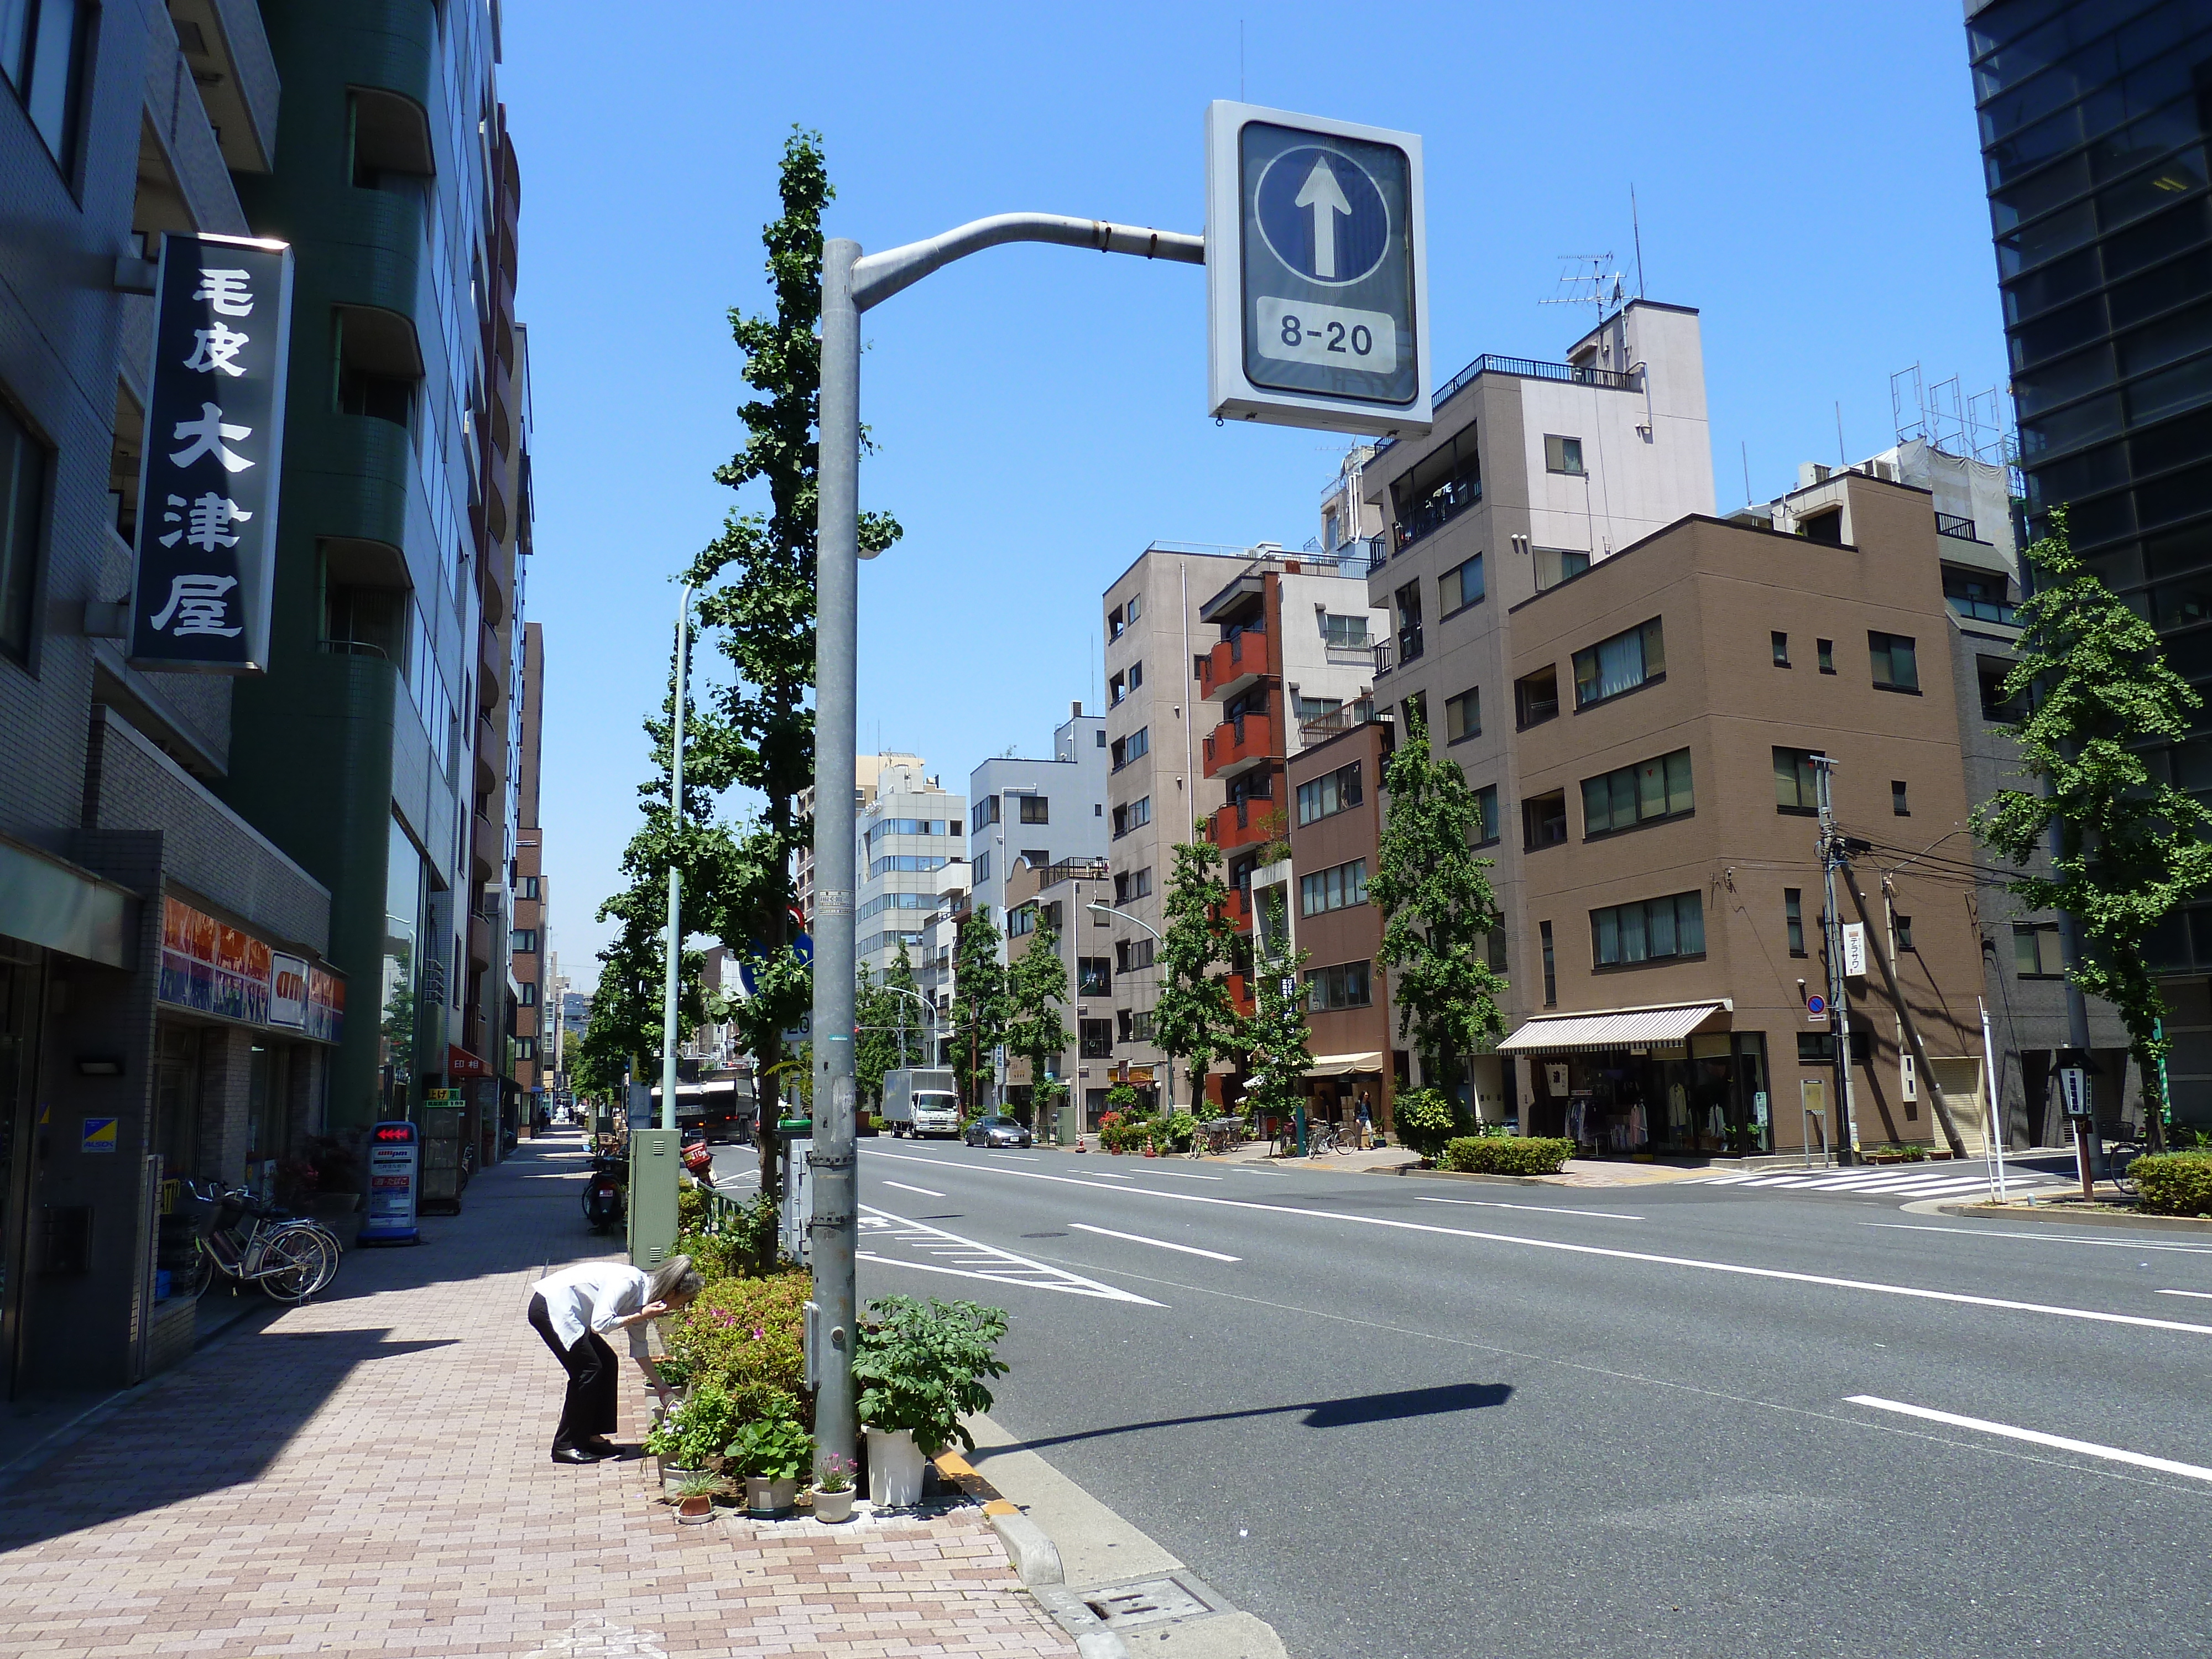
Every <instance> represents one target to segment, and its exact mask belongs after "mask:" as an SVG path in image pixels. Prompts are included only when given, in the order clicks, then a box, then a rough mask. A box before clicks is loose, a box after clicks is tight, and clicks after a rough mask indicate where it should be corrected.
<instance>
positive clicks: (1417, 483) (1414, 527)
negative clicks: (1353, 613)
mask: <svg viewBox="0 0 2212 1659" xmlns="http://www.w3.org/2000/svg"><path fill="white" fill-rule="evenodd" d="M1390 493H1391V496H1392V498H1393V501H1394V502H1395V507H1396V508H1397V520H1398V521H1397V523H1396V524H1395V525H1394V526H1392V534H1393V536H1394V538H1395V541H1396V543H1397V545H1398V547H1399V548H1400V549H1401V550H1402V549H1404V548H1407V547H1410V546H1412V545H1413V544H1414V543H1415V542H1417V541H1419V540H1420V539H1421V538H1422V537H1424V536H1426V535H1428V534H1430V533H1431V532H1434V531H1436V530H1438V529H1440V528H1442V527H1443V526H1445V525H1447V524H1449V523H1450V522H1451V521H1452V520H1454V519H1455V518H1457V517H1458V516H1459V515H1460V514H1461V513H1464V512H1466V511H1467V510H1468V508H1469V507H1473V506H1474V505H1475V504H1476V503H1477V502H1479V501H1481V500H1482V459H1481V454H1480V451H1479V449H1478V448H1477V447H1476V444H1475V433H1474V428H1473V427H1471V426H1470V427H1468V428H1467V429H1466V430H1465V431H1463V432H1461V433H1459V434H1457V435H1455V436H1453V437H1451V438H1449V439H1448V440H1447V441H1444V442H1443V443H1442V444H1440V445H1438V446H1437V449H1436V450H1435V452H1434V453H1431V454H1430V455H1428V456H1427V457H1425V459H1423V460H1422V461H1421V462H1420V464H1419V465H1417V466H1415V467H1414V468H1413V471H1410V472H1408V473H1407V475H1406V476H1405V477H1403V478H1401V479H1400V480H1399V481H1398V482H1397V483H1394V484H1392V485H1391V486H1390Z"/></svg>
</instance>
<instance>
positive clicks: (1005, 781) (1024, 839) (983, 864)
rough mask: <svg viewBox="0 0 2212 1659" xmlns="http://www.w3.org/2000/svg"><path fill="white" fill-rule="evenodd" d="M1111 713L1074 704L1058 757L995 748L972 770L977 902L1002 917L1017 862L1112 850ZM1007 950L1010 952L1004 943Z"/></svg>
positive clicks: (1056, 748)
mask: <svg viewBox="0 0 2212 1659" xmlns="http://www.w3.org/2000/svg"><path fill="white" fill-rule="evenodd" d="M1106 744H1107V738H1106V721H1105V719H1104V717H1103V716H1102V715H1098V714H1085V713H1084V712H1083V705H1082V704H1081V703H1080V702H1077V703H1074V704H1073V705H1071V707H1070V708H1069V710H1068V716H1067V720H1066V722H1065V723H1063V724H1062V725H1061V726H1059V727H1058V728H1057V729H1056V730H1055V731H1054V732H1053V734H1052V757H1051V758H1050V759H1048V760H1043V759H1039V760H1023V759H1018V758H1016V757H1012V756H994V757H992V758H991V759H989V760H987V761H985V762H984V763H982V764H981V765H980V766H978V767H976V768H975V770H973V771H972V772H970V773H969V775H968V862H969V869H970V871H971V873H972V885H973V888H974V890H975V902H976V903H978V904H986V905H988V906H989V907H990V909H991V915H993V916H994V918H996V919H998V921H1000V924H1001V925H1003V923H1004V921H1005V918H1006V913H1007V911H1008V909H1009V908H1011V906H1010V902H1009V900H1008V897H1007V889H1006V883H1007V880H1008V878H1009V877H1010V876H1011V874H1012V871H1013V868H1014V866H1016V865H1017V864H1018V863H1022V862H1027V863H1029V864H1030V865H1032V866H1035V867H1036V868H1037V869H1040V870H1042V869H1043V868H1044V867H1045V866H1048V865H1050V864H1054V863H1058V862H1060V861H1061V860H1067V859H1101V858H1103V857H1105V856H1106V848H1107V844H1108V842H1109V839H1110V837H1109V835H1108V832H1107V824H1106ZM1001 956H1002V957H1003V956H1004V952H1003V951H1001Z"/></svg>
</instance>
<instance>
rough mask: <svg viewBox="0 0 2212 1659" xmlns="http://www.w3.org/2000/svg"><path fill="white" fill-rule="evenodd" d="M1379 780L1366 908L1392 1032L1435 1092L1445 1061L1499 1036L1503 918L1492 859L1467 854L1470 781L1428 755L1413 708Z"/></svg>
mask: <svg viewBox="0 0 2212 1659" xmlns="http://www.w3.org/2000/svg"><path fill="white" fill-rule="evenodd" d="M1383 785H1384V787H1385V788H1386V789H1387V790H1388V791H1389V806H1388V808H1387V810H1386V811H1385V813H1384V817H1383V834H1382V838H1381V842H1380V844H1379V845H1378V846H1377V847H1376V856H1375V874H1374V876H1373V878H1371V879H1370V881H1369V882H1368V884H1367V901H1368V902H1369V903H1370V904H1372V905H1375V906H1376V908H1378V909H1380V910H1381V912H1382V914H1383V948H1382V951H1381V957H1382V961H1383V965H1384V966H1385V967H1386V968H1388V969H1389V971H1390V991H1391V994H1392V995H1393V996H1394V997H1395V998H1396V1000H1397V1003H1398V1034H1399V1036H1408V1035H1410V1036H1411V1037H1412V1039H1413V1048H1414V1049H1415V1051H1416V1052H1418V1053H1419V1055H1420V1057H1421V1071H1422V1075H1423V1077H1424V1078H1425V1079H1426V1080H1427V1081H1428V1082H1429V1083H1430V1084H1431V1085H1435V1084H1436V1083H1437V1082H1438V1081H1439V1080H1440V1079H1442V1078H1443V1073H1444V1071H1445V1068H1446V1065H1447V1062H1448V1060H1449V1059H1450V1058H1451V1057H1453V1056H1456V1055H1466V1054H1475V1053H1477V1052H1479V1051H1480V1050H1481V1049H1482V1048H1486V1047H1487V1046H1488V1045H1490V1044H1492V1043H1493V1042H1496V1041H1497V1040H1498V1036H1500V1035H1501V1034H1502V1033H1503V1032H1504V1029H1505V1021H1504V1016H1502V1015H1501V1014H1500V1013H1499V1012H1498V996H1499V994H1501V993H1502V992H1504V989H1505V986H1506V981H1505V979H1504V975H1501V974H1499V973H1498V970H1497V969H1494V968H1492V966H1491V965H1490V954H1489V941H1490V935H1491V933H1492V932H1493V931H1495V930H1496V928H1497V927H1498V924H1499V922H1500V921H1501V920H1502V918H1501V916H1500V915H1499V911H1498V896H1497V895H1496V894H1495V893H1494V892H1493V891H1492V890H1491V885H1490V876H1489V873H1488V872H1489V871H1490V869H1491V868H1492V860H1489V859H1484V858H1477V857H1476V856H1475V855H1474V852H1473V851H1472V848H1474V844H1475V843H1476V842H1478V841H1480V839H1481V835H1482V831H1481V824H1482V811H1481V808H1480V805H1478V804H1477V803H1476V800H1475V798H1474V792H1473V791H1472V790H1470V789H1469V788H1468V787H1467V775H1466V774H1465V773H1463V772H1462V771H1461V770H1460V767H1459V763H1458V762H1457V761H1453V760H1440V759H1438V758H1437V757H1435V756H1433V755H1431V753H1430V752H1429V732H1428V727H1427V726H1426V725H1425V723H1424V722H1423V720H1422V719H1421V716H1420V713H1419V710H1418V709H1415V708H1408V709H1407V729H1406V731H1405V732H1404V733H1403V734H1402V735H1401V737H1400V738H1399V742H1398V747H1397V750H1396V752H1395V753H1394V754H1393V755H1392V756H1391V757H1390V758H1389V761H1388V762H1387V763H1385V764H1384V766H1383Z"/></svg>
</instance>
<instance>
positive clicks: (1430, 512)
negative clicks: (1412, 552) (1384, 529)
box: [1390, 478, 1482, 553]
mask: <svg viewBox="0 0 2212 1659" xmlns="http://www.w3.org/2000/svg"><path fill="white" fill-rule="evenodd" d="M1481 501H1482V480H1481V479H1480V478H1455V479H1453V480H1452V481H1451V483H1449V485H1447V486H1446V487H1444V488H1443V489H1439V490H1438V491H1437V493H1436V494H1435V495H1431V496H1430V497H1429V499H1428V500H1427V501H1424V502H1422V503H1421V505H1420V506H1419V507H1415V508H1414V509H1413V511H1412V512H1411V513H1407V515H1406V517H1405V518H1404V520H1401V522H1399V523H1397V524H1395V525H1393V526H1391V527H1390V528H1391V532H1392V534H1393V535H1394V536H1395V538H1396V540H1397V544H1398V551H1400V552H1401V553H1402V552H1404V551H1405V550H1407V548H1409V547H1411V546H1412V545H1413V544H1414V543H1415V542H1417V541H1419V540H1420V539H1421V538H1422V537H1424V536H1425V535H1427V534H1429V533H1430V532H1431V531H1434V530H1440V529H1442V528H1443V526H1446V525H1448V524H1449V523H1450V522H1451V521H1452V520H1454V519H1456V518H1457V517H1459V515H1460V514H1461V513H1464V512H1466V511H1467V510H1468V508H1469V507H1476V506H1480V504H1481Z"/></svg>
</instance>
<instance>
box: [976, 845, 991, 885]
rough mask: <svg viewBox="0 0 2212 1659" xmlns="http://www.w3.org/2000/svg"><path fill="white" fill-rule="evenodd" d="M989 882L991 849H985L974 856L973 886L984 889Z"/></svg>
mask: <svg viewBox="0 0 2212 1659" xmlns="http://www.w3.org/2000/svg"><path fill="white" fill-rule="evenodd" d="M990 880H991V849H990V848H984V849H983V850H982V851H981V852H980V853H978V854H975V884H976V885H977V886H978V887H985V886H988V885H989V884H990Z"/></svg>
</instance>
